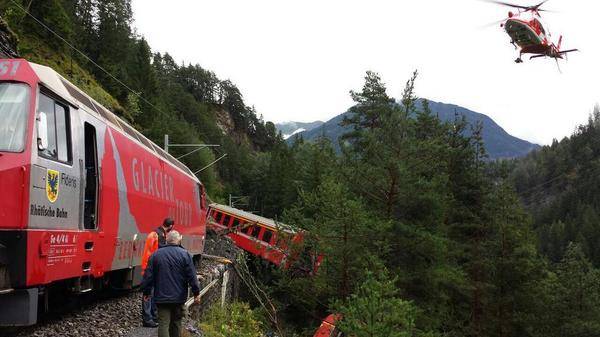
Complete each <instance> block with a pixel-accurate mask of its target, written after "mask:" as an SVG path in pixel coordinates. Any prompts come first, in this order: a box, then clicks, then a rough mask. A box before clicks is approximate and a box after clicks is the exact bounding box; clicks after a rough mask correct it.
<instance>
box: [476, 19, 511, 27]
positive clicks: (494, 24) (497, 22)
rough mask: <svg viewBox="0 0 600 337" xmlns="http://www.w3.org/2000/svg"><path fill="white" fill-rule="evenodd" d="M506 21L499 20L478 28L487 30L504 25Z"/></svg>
mask: <svg viewBox="0 0 600 337" xmlns="http://www.w3.org/2000/svg"><path fill="white" fill-rule="evenodd" d="M505 21H506V19H501V20H498V21H494V22H490V23H487V24H485V25H482V26H479V27H477V28H479V29H485V28H489V27H493V26H497V25H499V24H501V23H503V22H505Z"/></svg>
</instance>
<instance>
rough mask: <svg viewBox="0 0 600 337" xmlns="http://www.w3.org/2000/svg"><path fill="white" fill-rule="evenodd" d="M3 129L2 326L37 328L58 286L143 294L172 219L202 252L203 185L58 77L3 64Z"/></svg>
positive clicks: (17, 62) (15, 62) (19, 63)
mask: <svg viewBox="0 0 600 337" xmlns="http://www.w3.org/2000/svg"><path fill="white" fill-rule="evenodd" d="M0 120H1V121H2V123H0V191H1V192H2V195H3V196H2V197H1V198H0V325H27V324H33V323H35V322H36V319H37V307H38V302H39V299H40V297H42V296H48V293H49V289H50V287H49V286H50V285H52V286H54V285H61V286H62V288H63V289H64V288H68V289H70V290H72V291H74V292H86V291H90V290H92V289H94V288H96V287H99V286H105V285H110V286H113V287H120V288H129V287H133V286H135V285H137V284H139V283H140V281H141V269H140V259H141V253H142V249H143V246H144V240H145V238H146V235H147V233H149V232H151V231H152V230H154V229H155V228H156V227H157V226H159V225H160V223H161V222H162V220H163V219H164V218H165V217H167V216H170V217H172V218H174V220H175V223H176V228H177V230H179V231H180V232H181V233H182V234H183V235H184V245H185V247H186V248H188V249H189V250H190V251H191V252H192V254H194V255H198V254H200V253H201V252H202V250H203V248H204V247H203V245H204V235H205V229H206V228H205V225H206V214H207V207H206V199H205V193H204V188H203V186H202V184H201V183H200V181H199V180H198V179H197V178H196V177H195V176H194V174H193V173H192V172H191V171H190V170H189V169H188V168H187V167H185V166H184V165H183V164H181V163H180V162H178V161H177V160H176V159H175V158H173V157H172V156H170V155H169V154H167V153H166V152H165V151H163V150H162V149H161V148H159V147H158V146H156V145H155V144H154V143H152V142H151V141H149V140H148V139H147V138H145V137H144V136H143V135H141V134H140V133H139V132H137V131H136V130H135V129H133V128H132V127H131V126H129V125H128V124H127V123H125V122H124V121H123V120H121V119H120V118H118V117H117V116H115V115H114V114H112V113H111V112H110V111H108V110H107V109H106V108H104V107H102V106H101V105H100V104H99V103H98V102H96V101H94V100H93V99H91V98H90V97H89V96H88V95H86V94H85V93H83V92H82V91H81V90H79V89H78V88H77V87H75V86H74V85H73V84H71V83H70V82H69V81H67V80H66V79H65V78H63V77H62V76H60V75H59V74H58V73H56V72H55V71H53V70H52V69H50V68H48V67H45V66H41V65H37V64H34V63H30V62H27V61H26V60H21V59H10V60H0Z"/></svg>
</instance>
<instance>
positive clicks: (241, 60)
mask: <svg viewBox="0 0 600 337" xmlns="http://www.w3.org/2000/svg"><path fill="white" fill-rule="evenodd" d="M514 2H516V3H519V4H524V5H530V4H534V3H535V1H522V0H514ZM133 5H134V15H135V26H136V27H137V30H138V34H140V35H142V36H144V37H145V38H146V39H147V40H148V41H149V43H150V46H151V47H152V49H153V50H154V51H159V52H169V53H170V54H171V55H172V56H173V57H174V58H175V60H177V61H178V62H182V61H185V62H186V63H198V64H200V65H201V66H202V67H204V68H206V69H209V70H212V71H214V72H215V73H216V74H217V76H218V77H219V78H221V79H231V80H232V81H233V82H234V83H235V84H236V85H237V86H238V87H239V89H240V90H241V91H242V93H243V95H244V98H245V101H246V104H248V105H254V106H255V107H256V109H257V111H258V112H259V113H261V114H263V115H264V118H265V119H266V120H271V121H274V122H281V121H288V120H293V121H313V120H317V119H320V120H323V121H326V120H328V119H330V118H332V117H334V116H336V115H338V114H340V113H342V112H344V111H345V110H346V109H347V108H348V107H349V106H350V105H351V104H352V101H351V99H350V96H349V94H348V91H349V90H351V89H356V90H358V89H360V88H361V87H362V84H363V76H364V73H365V71H366V70H373V71H376V72H378V73H379V74H380V75H381V77H382V78H383V80H384V82H385V83H386V84H387V87H388V93H389V94H390V95H392V96H394V97H398V96H400V93H401V90H402V88H403V86H404V83H405V82H406V80H407V79H408V78H409V77H410V74H411V72H412V71H413V70H414V69H418V70H419V72H420V76H419V79H418V82H417V87H416V89H417V94H418V96H419V97H424V98H428V99H432V100H435V101H441V102H445V103H453V104H458V105H461V106H464V107H466V108H469V109H471V110H474V111H477V112H481V113H484V114H486V115H488V116H490V117H492V118H493V119H494V120H495V121H496V122H497V123H498V124H500V125H501V126H502V127H503V128H504V129H505V130H507V131H508V132H509V133H511V134H513V135H515V136H517V137H521V138H524V139H527V140H530V141H534V142H537V143H540V144H548V143H550V142H551V141H552V139H553V138H558V139H560V138H562V137H564V136H568V135H570V134H571V133H572V131H573V130H574V128H575V127H576V126H577V125H578V124H581V123H584V122H586V120H587V117H588V115H589V113H590V112H591V111H592V108H593V106H594V104H596V103H597V102H600V85H599V83H598V82H599V81H598V80H599V79H600V38H599V35H600V28H599V26H598V24H597V16H598V13H600V3H598V2H596V1H589V0H587V1H586V0H569V1H567V0H551V1H549V2H548V3H547V4H546V5H545V7H546V8H548V9H552V10H556V11H558V13H548V14H544V13H543V15H544V21H543V22H544V23H545V26H546V28H547V30H549V31H550V33H552V39H553V40H558V37H559V35H561V34H562V35H564V37H563V49H567V48H568V49H570V48H579V49H580V50H581V52H579V53H573V54H571V55H570V56H569V60H568V61H567V62H565V61H561V62H560V67H561V69H562V74H561V73H559V72H558V70H557V67H556V64H555V62H554V60H552V59H537V60H531V61H529V59H528V58H524V60H525V63H523V64H515V63H514V59H515V58H516V56H517V52H516V51H515V49H514V48H513V47H512V46H511V45H510V44H509V42H510V39H509V37H508V35H506V33H505V32H504V31H503V30H502V29H501V28H500V27H499V25H498V26H492V27H488V28H481V27H482V26H484V25H486V24H487V23H490V22H493V21H496V20H500V19H502V18H505V17H506V15H507V12H508V8H504V7H501V6H498V5H494V4H489V3H485V2H481V1H478V0H453V1H448V0H414V1H405V0H389V1H384V0H368V1H367V0H364V1H358V0H356V1H354V0H339V1H338V0H335V1H334V0H302V1H286V0H252V1H248V0H212V1H204V0H169V1H164V0H133Z"/></svg>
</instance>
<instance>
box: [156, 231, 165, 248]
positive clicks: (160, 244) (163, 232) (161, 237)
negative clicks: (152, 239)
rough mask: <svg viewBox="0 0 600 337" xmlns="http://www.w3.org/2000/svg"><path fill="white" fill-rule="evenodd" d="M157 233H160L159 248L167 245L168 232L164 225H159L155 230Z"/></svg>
mask: <svg viewBox="0 0 600 337" xmlns="http://www.w3.org/2000/svg"><path fill="white" fill-rule="evenodd" d="M154 231H155V232H156V235H158V248H162V247H164V246H166V245H167V233H166V232H165V229H164V228H163V227H162V226H158V228H157V229H155V230H154Z"/></svg>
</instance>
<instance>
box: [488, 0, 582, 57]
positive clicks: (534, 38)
mask: <svg viewBox="0 0 600 337" xmlns="http://www.w3.org/2000/svg"><path fill="white" fill-rule="evenodd" d="M485 1H487V2H492V3H496V4H500V5H504V6H508V7H513V8H517V9H518V11H517V13H513V12H512V11H510V12H508V18H506V19H503V20H501V21H500V27H503V28H504V30H505V31H506V33H507V34H508V35H509V36H510V38H511V43H512V44H513V45H514V46H515V48H519V57H518V58H517V59H516V60H515V62H516V63H522V62H523V59H521V56H523V54H533V56H531V57H530V59H534V58H538V57H552V58H554V59H555V60H556V62H557V64H558V59H562V58H563V55H565V54H567V53H570V52H574V51H577V50H578V49H567V50H560V46H561V42H562V35H561V36H560V37H559V39H558V43H557V44H554V43H553V42H551V41H550V40H549V39H548V37H549V36H550V34H547V33H546V30H545V29H544V27H543V26H542V23H541V22H540V19H541V16H540V12H546V11H547V10H545V9H541V8H540V7H541V6H542V5H543V4H544V3H546V1H548V0H545V1H542V2H540V3H539V4H537V5H534V6H522V5H516V4H511V3H508V2H503V1H496V0H485Z"/></svg>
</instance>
